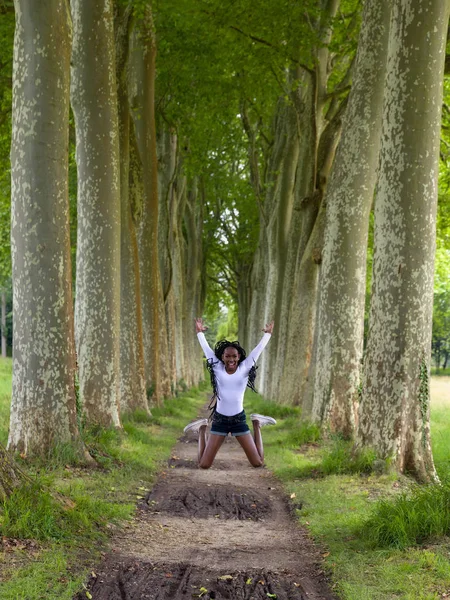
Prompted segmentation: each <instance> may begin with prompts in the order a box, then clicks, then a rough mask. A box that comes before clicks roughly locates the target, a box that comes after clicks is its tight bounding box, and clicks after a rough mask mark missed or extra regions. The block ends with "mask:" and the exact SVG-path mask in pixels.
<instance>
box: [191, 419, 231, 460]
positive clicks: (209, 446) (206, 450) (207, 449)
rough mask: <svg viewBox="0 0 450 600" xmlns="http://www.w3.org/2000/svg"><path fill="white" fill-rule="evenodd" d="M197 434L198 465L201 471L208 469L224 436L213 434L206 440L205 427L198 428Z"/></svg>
mask: <svg viewBox="0 0 450 600" xmlns="http://www.w3.org/2000/svg"><path fill="white" fill-rule="evenodd" d="M198 434H199V437H198V464H199V467H200V468H201V469H209V467H210V466H211V465H212V464H213V462H214V459H215V458H216V454H217V452H218V451H219V448H220V447H221V445H222V444H223V443H224V441H225V437H226V436H225V435H216V434H214V433H213V434H210V436H209V437H208V440H206V425H203V427H200V429H199V432H198Z"/></svg>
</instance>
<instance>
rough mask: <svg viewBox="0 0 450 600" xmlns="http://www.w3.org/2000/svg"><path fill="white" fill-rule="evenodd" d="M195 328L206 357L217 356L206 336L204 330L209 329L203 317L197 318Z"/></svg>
mask: <svg viewBox="0 0 450 600" xmlns="http://www.w3.org/2000/svg"><path fill="white" fill-rule="evenodd" d="M195 329H196V331H197V338H198V341H199V343H200V346H201V347H202V350H203V352H204V354H205V356H206V358H208V359H209V358H216V355H215V354H214V350H213V349H212V348H211V347H210V345H209V344H208V341H207V339H206V338H205V334H204V333H203V332H204V331H206V330H207V329H208V328H207V327H206V325H205V324H204V323H203V319H201V318H197V319H195Z"/></svg>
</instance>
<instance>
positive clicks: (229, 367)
mask: <svg viewBox="0 0 450 600" xmlns="http://www.w3.org/2000/svg"><path fill="white" fill-rule="evenodd" d="M240 358H241V355H240V354H239V352H238V351H237V350H236V348H233V346H228V347H227V348H225V350H224V353H223V354H222V362H223V363H224V365H225V371H226V372H227V373H230V374H231V373H234V372H235V371H236V369H237V368H238V364H239V359H240Z"/></svg>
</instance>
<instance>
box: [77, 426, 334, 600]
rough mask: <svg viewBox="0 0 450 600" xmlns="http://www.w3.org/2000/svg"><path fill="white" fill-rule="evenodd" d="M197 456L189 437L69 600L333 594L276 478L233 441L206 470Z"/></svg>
mask: <svg viewBox="0 0 450 600" xmlns="http://www.w3.org/2000/svg"><path fill="white" fill-rule="evenodd" d="M263 433H264V431H263ZM196 454H197V443H196V434H192V433H189V434H188V435H187V436H184V437H183V438H181V439H180V440H179V442H178V444H177V445H176V446H175V448H174V449H173V453H172V457H171V459H170V460H169V462H168V468H167V470H166V471H163V472H162V473H161V474H160V477H159V479H158V481H157V483H156V485H155V486H154V487H153V489H152V491H151V492H150V493H148V494H147V496H146V497H145V498H144V499H143V500H142V501H141V504H140V505H139V506H138V507H137V512H136V518H135V520H134V522H133V523H132V525H129V526H128V527H127V528H125V529H123V530H120V531H119V532H117V533H116V535H115V536H114V538H113V543H112V548H111V551H110V552H109V553H108V554H107V555H106V556H105V558H104V561H103V563H102V564H101V565H100V566H99V568H98V569H97V570H96V571H95V573H93V574H92V576H91V578H90V580H89V581H88V582H87V590H83V591H82V592H80V593H79V594H78V595H77V596H76V598H75V599H74V600H86V597H89V596H87V594H86V591H88V593H89V594H90V595H91V596H92V599H93V600H116V599H117V600H187V599H192V598H203V600H210V599H213V598H215V599H217V600H219V599H220V600H224V599H230V600H231V599H232V600H240V599H243V600H260V599H264V600H267V599H268V598H274V599H275V600H335V596H334V595H333V593H332V592H331V590H330V588H329V587H328V584H327V580H326V576H325V574H324V572H323V570H322V567H321V556H320V551H319V549H318V548H317V547H315V546H314V544H313V543H312V541H311V539H310V538H309V537H308V533H307V532H306V531H305V530H304V529H302V528H301V527H299V526H298V524H297V523H296V521H295V519H294V516H293V512H294V511H293V506H292V505H290V503H289V501H288V499H287V498H286V494H285V492H284V491H283V490H282V488H281V486H280V485H279V483H278V482H277V480H276V479H275V478H274V476H273V475H272V474H271V473H270V472H269V471H268V470H267V469H266V468H262V469H254V468H252V467H251V466H250V465H249V463H248V461H247V459H246V457H245V454H244V453H243V450H242V448H241V447H240V446H239V444H238V443H237V441H236V440H234V439H233V438H227V439H226V441H225V443H224V444H223V446H222V448H221V449H220V450H219V454H218V456H217V458H216V461H215V463H214V465H213V467H212V468H211V469H208V470H202V469H198V468H197V461H196ZM296 502H297V507H298V506H301V501H300V503H299V501H298V499H297V500H296Z"/></svg>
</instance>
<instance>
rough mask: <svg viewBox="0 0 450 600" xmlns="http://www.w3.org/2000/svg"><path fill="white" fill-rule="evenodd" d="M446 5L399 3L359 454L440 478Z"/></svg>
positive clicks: (387, 100)
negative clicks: (433, 405) (433, 367)
mask: <svg viewBox="0 0 450 600" xmlns="http://www.w3.org/2000/svg"><path fill="white" fill-rule="evenodd" d="M448 17H449V3H448V2H447V0H445V1H443V0H430V1H428V2H426V3H420V5H418V4H417V3H416V2H412V1H411V0H395V1H394V2H393V9H392V18H391V24H390V35H389V54H388V63H387V64H388V66H387V78H386V89H385V100H384V109H383V129H382V141H381V151H380V157H381V161H380V174H379V181H378V186H377V187H378V191H377V198H376V203H375V238H374V262H373V288H372V290H373V291H372V302H371V308H370V319H369V337H368V342H367V353H366V357H365V365H364V386H363V392H362V399H361V404H360V411H359V427H358V432H357V437H358V444H359V445H360V446H364V447H367V446H369V447H373V448H374V449H375V451H376V452H377V454H378V455H379V456H380V458H386V459H393V461H394V464H395V465H396V467H397V468H398V470H399V471H401V472H404V471H408V472H410V473H412V474H414V475H415V476H416V477H417V478H418V479H419V480H422V481H427V480H430V479H433V478H435V476H436V475H435V470H434V464H433V457H432V453H431V447H430V430H429V363H430V347H431V323H432V303H433V276H434V252H435V228H436V203H437V178H438V167H439V134H440V123H441V105H442V91H443V90H442V88H443V69H444V61H445V42H446V35H447V26H448Z"/></svg>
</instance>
